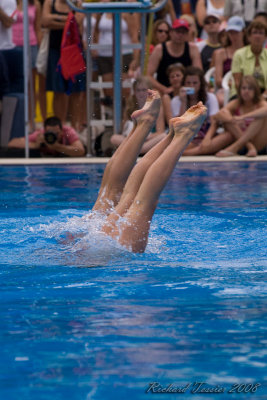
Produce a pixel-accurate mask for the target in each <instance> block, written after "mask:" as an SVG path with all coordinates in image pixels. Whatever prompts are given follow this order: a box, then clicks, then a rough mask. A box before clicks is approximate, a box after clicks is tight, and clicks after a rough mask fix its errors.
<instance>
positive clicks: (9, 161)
mask: <svg viewBox="0 0 267 400" xmlns="http://www.w3.org/2000/svg"><path fill="white" fill-rule="evenodd" d="M109 159H110V158H108V157H70V158H2V159H0V165H49V164H106V163H107V162H108V161H109ZM237 161H246V162H254V161H257V162H258V161H265V162H267V156H265V155H264V156H257V157H253V158H249V157H245V156H235V157H225V158H220V157H215V156H197V157H190V156H187V157H181V159H180V162H186V163H187V162H188V163H190V162H191V163H192V162H193V163H196V162H237Z"/></svg>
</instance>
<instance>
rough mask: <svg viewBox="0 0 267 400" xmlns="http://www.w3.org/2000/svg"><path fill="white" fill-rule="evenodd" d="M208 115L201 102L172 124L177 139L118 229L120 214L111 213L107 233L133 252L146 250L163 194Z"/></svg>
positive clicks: (149, 175) (149, 174)
mask: <svg viewBox="0 0 267 400" xmlns="http://www.w3.org/2000/svg"><path fill="white" fill-rule="evenodd" d="M206 114H207V109H206V107H205V106H203V104H202V103H201V102H200V103H198V104H197V105H196V106H193V107H191V108H190V109H189V110H188V111H187V112H186V113H185V114H184V115H183V116H182V117H177V118H173V119H172V120H171V121H170V125H172V126H173V128H174V132H175V135H174V138H173V140H172V141H171V143H170V144H169V146H167V147H166V149H165V150H164V151H163V153H162V154H161V155H160V156H159V157H158V159H157V160H155V162H154V163H153V164H152V165H151V166H150V168H149V169H148V170H147V172H146V174H145V176H144V178H143V181H142V184H141V186H140V188H139V190H138V192H137V194H136V196H135V198H134V201H133V203H132V205H131V206H130V208H129V210H128V211H127V212H126V213H125V215H124V218H125V219H124V221H122V222H121V223H120V224H119V223H118V224H119V226H118V224H117V213H116V212H114V213H112V214H110V215H109V217H108V219H107V222H106V224H105V225H104V226H103V228H102V229H103V232H105V233H106V234H107V235H109V236H111V237H113V238H115V239H117V240H118V241H119V243H121V244H122V245H124V246H127V247H128V248H130V249H131V250H132V251H133V252H143V251H144V250H145V248H146V244H147V239H148V233H149V228H150V223H151V219H152V216H153V214H154V211H155V208H156V206H157V202H158V198H159V195H160V193H161V191H162V189H163V188H164V186H165V185H166V183H167V181H168V179H169V177H170V175H171V173H172V171H173V169H174V167H175V165H176V163H177V161H178V160H179V158H180V156H181V154H182V152H183V150H184V149H185V147H186V146H187V145H188V143H189V142H190V141H191V140H192V139H193V137H194V136H195V134H197V132H198V131H199V129H200V127H201V125H202V123H203V121H204V119H205V118H206ZM152 150H153V149H152ZM148 155H149V153H148ZM133 172H134V171H133Z"/></svg>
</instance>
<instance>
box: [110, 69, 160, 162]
mask: <svg viewBox="0 0 267 400" xmlns="http://www.w3.org/2000/svg"><path fill="white" fill-rule="evenodd" d="M149 89H151V83H150V81H149V79H148V78H147V77H146V76H140V77H139V78H137V79H136V80H135V81H134V83H133V95H132V96H130V97H129V98H128V100H127V104H126V107H125V112H124V118H123V122H122V134H114V135H112V136H111V138H110V141H111V143H112V144H113V146H115V147H119V146H120V144H121V143H122V142H123V141H124V139H125V137H127V136H128V135H129V133H130V132H131V131H132V129H133V127H134V122H133V121H132V119H131V115H132V113H133V112H134V111H135V110H138V109H141V108H142V107H143V106H144V104H145V102H146V99H147V95H148V90H149ZM152 129H155V131H156V132H154V133H150V134H149V135H148V136H147V137H146V140H145V142H144V144H143V146H142V148H141V151H140V154H141V155H143V154H145V153H146V152H147V151H148V150H150V149H151V148H152V147H153V146H155V144H157V143H158V142H159V141H160V140H161V139H162V138H163V137H165V136H166V134H165V123H164V116H163V110H162V108H160V112H159V116H158V118H157V121H156V126H155V128H154V127H153V128H152Z"/></svg>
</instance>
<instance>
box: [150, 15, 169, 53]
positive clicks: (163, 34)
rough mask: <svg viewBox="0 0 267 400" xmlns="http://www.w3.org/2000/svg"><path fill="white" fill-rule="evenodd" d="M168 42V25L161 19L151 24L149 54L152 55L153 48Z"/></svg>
mask: <svg viewBox="0 0 267 400" xmlns="http://www.w3.org/2000/svg"><path fill="white" fill-rule="evenodd" d="M167 40H170V25H169V24H168V22H166V21H164V20H163V19H158V20H157V21H155V22H154V24H153V33H152V39H151V45H150V49H149V52H150V53H152V51H153V50H154V47H155V46H156V45H157V44H159V43H163V42H166V41H167Z"/></svg>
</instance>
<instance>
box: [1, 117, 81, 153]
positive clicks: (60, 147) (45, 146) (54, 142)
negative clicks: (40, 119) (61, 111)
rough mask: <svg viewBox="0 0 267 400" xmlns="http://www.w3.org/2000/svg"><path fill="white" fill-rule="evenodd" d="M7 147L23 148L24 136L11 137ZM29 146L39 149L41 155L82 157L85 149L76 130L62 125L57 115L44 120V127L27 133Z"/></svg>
mask: <svg viewBox="0 0 267 400" xmlns="http://www.w3.org/2000/svg"><path fill="white" fill-rule="evenodd" d="M8 147H9V148H18V149H23V148H25V138H24V137H20V138H13V139H11V141H10V142H9V143H8ZM29 148H30V149H37V150H40V153H41V154H42V155H49V156H69V157H82V156H84V155H85V149H84V146H83V144H82V142H81V141H80V139H79V136H78V135H77V133H76V131H75V130H74V129H73V128H71V127H69V126H62V123H61V120H60V119H59V118H57V117H50V118H47V119H46V120H45V121H44V129H39V130H37V131H35V132H33V133H32V134H30V135H29Z"/></svg>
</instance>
